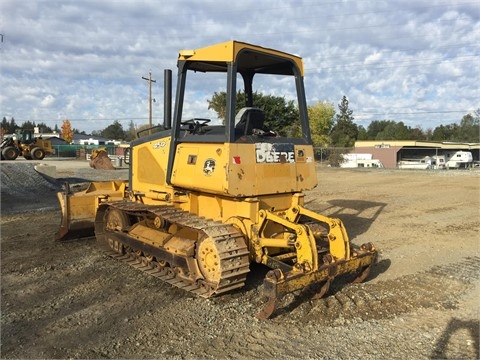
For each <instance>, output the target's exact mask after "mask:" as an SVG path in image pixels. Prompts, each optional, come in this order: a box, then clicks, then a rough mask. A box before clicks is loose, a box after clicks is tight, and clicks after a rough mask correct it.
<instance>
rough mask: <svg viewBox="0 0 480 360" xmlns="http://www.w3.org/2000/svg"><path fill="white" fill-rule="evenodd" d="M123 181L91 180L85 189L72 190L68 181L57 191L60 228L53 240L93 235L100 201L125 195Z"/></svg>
mask: <svg viewBox="0 0 480 360" xmlns="http://www.w3.org/2000/svg"><path fill="white" fill-rule="evenodd" d="M126 188H127V183H126V182H124V181H102V182H92V183H90V184H89V185H88V187H87V189H86V190H83V191H78V192H72V191H71V190H70V186H69V184H68V183H65V190H64V191H63V192H59V193H57V198H58V201H59V203H60V209H61V214H62V218H61V223H60V228H59V229H58V231H57V233H56V234H55V240H68V239H78V238H82V237H88V236H93V235H94V222H95V216H96V213H97V209H98V207H99V205H100V204H101V203H104V202H107V201H120V200H123V199H124V198H125V197H126Z"/></svg>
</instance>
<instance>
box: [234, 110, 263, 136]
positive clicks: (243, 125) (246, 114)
mask: <svg viewBox="0 0 480 360" xmlns="http://www.w3.org/2000/svg"><path fill="white" fill-rule="evenodd" d="M264 122H265V114H264V113H263V111H262V110H261V109H259V108H255V107H244V108H241V109H240V111H239V112H238V113H237V116H235V134H237V135H239V136H243V135H252V130H253V129H260V130H263V123H264Z"/></svg>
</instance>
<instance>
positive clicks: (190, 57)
mask: <svg viewBox="0 0 480 360" xmlns="http://www.w3.org/2000/svg"><path fill="white" fill-rule="evenodd" d="M177 67H178V77H177V85H176V97H175V102H174V108H173V121H172V95H171V94H172V90H171V89H172V80H171V77H172V75H171V74H172V71H171V70H165V97H164V98H165V100H164V101H165V103H164V117H165V120H164V128H165V130H163V131H160V132H156V133H152V134H150V135H146V136H143V137H140V138H137V139H135V140H133V141H132V142H131V144H130V148H129V180H128V181H105V182H92V183H90V184H88V187H87V188H86V189H85V190H82V191H72V190H71V189H70V187H69V186H68V184H65V191H62V192H60V193H58V199H59V202H60V205H61V211H62V220H61V225H60V228H59V230H58V232H57V234H56V239H57V240H63V239H68V238H72V237H74V238H78V237H79V236H80V235H82V236H85V235H88V234H89V231H93V232H94V234H95V236H96V239H97V240H98V243H99V244H100V245H101V246H102V247H103V248H104V250H105V251H107V253H108V254H110V255H111V256H112V257H113V258H116V259H118V260H122V261H124V262H126V263H128V264H130V265H133V266H134V267H136V268H138V269H140V270H143V271H145V272H146V273H148V274H151V275H155V276H157V277H159V278H161V279H162V280H164V281H166V282H168V283H170V284H171V285H174V286H177V287H179V288H182V289H184V290H185V291H188V292H191V293H194V294H196V295H198V296H201V297H205V298H208V297H211V296H215V295H219V294H223V293H225V292H229V291H232V290H234V289H238V288H241V287H242V286H244V285H245V281H246V279H247V275H248V273H249V271H250V264H251V263H260V264H264V265H266V266H267V267H268V268H270V269H271V270H270V271H269V272H268V273H267V274H266V276H265V279H264V282H263V288H262V290H263V295H264V296H265V298H266V303H265V306H264V307H263V308H262V309H261V311H260V312H259V313H258V314H257V317H258V318H260V319H266V318H268V317H270V316H271V315H272V314H273V313H274V311H275V310H276V309H277V307H278V306H279V303H280V299H281V298H282V297H283V296H284V295H286V294H289V293H294V292H295V293H297V292H301V291H304V290H306V289H307V288H309V289H312V288H316V291H317V293H316V296H317V297H319V296H322V295H324V294H325V293H326V292H327V290H328V288H329V286H330V284H331V282H332V280H333V279H334V278H336V277H338V276H340V275H342V274H347V273H352V274H353V275H352V276H351V277H352V278H354V280H353V281H354V282H359V281H362V280H364V279H365V278H366V276H367V275H368V273H369V270H370V268H371V266H372V264H373V263H374V262H375V260H376V256H377V250H376V249H375V247H374V246H373V245H372V244H371V243H367V244H363V245H361V246H358V247H356V246H353V245H352V244H350V241H349V238H348V235H347V231H346V229H345V227H344V225H343V223H342V221H340V220H339V219H336V218H329V217H327V216H324V215H321V214H318V213H316V212H314V211H312V210H309V209H308V208H307V207H306V206H305V205H304V203H305V191H307V190H310V189H313V188H314V187H316V186H317V173H316V168H315V161H314V151H313V146H312V140H311V134H310V128H309V122H308V117H307V104H306V99H305V90H304V69H303V62H302V59H301V58H300V57H298V56H295V55H292V54H288V53H285V52H282V51H278V50H274V49H269V48H265V47H261V46H257V45H252V44H248V43H244V42H238V41H228V42H225V43H221V44H217V45H212V46H208V47H204V48H199V49H195V50H184V51H180V53H179V56H178V61H177ZM254 85H255V86H254ZM209 86H210V87H209ZM203 87H207V88H208V89H207V90H202V89H203ZM219 91H221V92H224V93H225V94H226V96H225V103H224V104H223V105H224V108H225V114H224V121H223V123H222V122H220V121H218V120H217V121H211V119H209V118H205V116H204V117H196V116H195V114H193V113H192V107H191V105H192V104H193V103H195V102H196V101H197V99H198V98H199V97H200V98H201V97H204V98H205V99H207V98H209V96H212V94H214V93H217V94H218V92H219ZM268 91H270V92H272V93H273V94H275V95H276V96H283V97H284V98H285V99H288V102H289V103H290V101H291V102H292V103H295V104H296V105H295V108H296V110H297V111H296V112H294V113H295V118H292V116H291V114H282V115H281V116H278V115H277V117H278V118H272V114H271V111H270V112H269V111H267V110H268V109H262V104H261V103H254V99H258V98H260V99H261V98H262V97H259V96H256V95H258V92H262V93H265V92H268ZM237 92H239V93H242V94H244V95H245V102H244V103H243V102H242V103H241V104H237V103H236V100H237V98H240V97H237V95H238V94H237ZM282 122H283V124H287V125H285V126H280V128H271V127H272V126H275V125H277V126H278V124H282ZM90 234H93V233H90ZM252 268H253V266H252Z"/></svg>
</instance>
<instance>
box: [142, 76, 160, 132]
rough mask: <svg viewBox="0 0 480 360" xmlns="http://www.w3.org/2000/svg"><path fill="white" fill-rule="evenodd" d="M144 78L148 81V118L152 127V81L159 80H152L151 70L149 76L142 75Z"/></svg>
mask: <svg viewBox="0 0 480 360" xmlns="http://www.w3.org/2000/svg"><path fill="white" fill-rule="evenodd" d="M142 79H143V80H147V81H148V113H149V116H148V120H149V125H150V128H151V127H152V82H157V81H156V80H152V72H151V71H150V72H149V73H148V78H146V77H143V76H142ZM149 133H150V134H151V133H152V130H150V131H149Z"/></svg>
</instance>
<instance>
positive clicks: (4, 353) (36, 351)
mask: <svg viewBox="0 0 480 360" xmlns="http://www.w3.org/2000/svg"><path fill="white" fill-rule="evenodd" d="M42 163H44V164H48V165H52V166H55V167H56V172H55V175H54V176H53V177H52V178H49V179H47V178H45V177H44V176H42V175H40V174H39V173H37V172H36V171H35V170H34V164H38V163H35V162H27V161H22V160H21V159H19V160H17V161H15V162H8V161H4V162H2V163H1V165H0V168H1V358H2V359H9V358H82V359H98V358H168V359H170V358H172V359H175V358H182V359H184V358H186V359H197V358H201V359H206V358H242V359H243V358H247V359H249V358H263V359H273V358H283V359H294V358H295V359H296V358H305V359H338V358H342V359H347V358H348V359H349V358H362V359H386V358H392V359H400V358H401V359H426V358H434V359H437V358H442V359H443V358H456V359H478V358H479V357H480V354H479V335H480V334H479V319H480V313H479V308H480V307H479V300H478V299H479V298H480V281H479V279H480V271H479V270H480V242H479V240H480V239H479V231H480V217H479V215H480V213H479V211H480V210H479V209H480V171H479V170H478V169H474V170H428V171H416V170H387V169H342V168H323V167H317V177H318V181H319V186H318V187H317V188H316V189H314V190H312V191H308V192H306V200H305V206H306V207H307V208H309V209H311V210H314V211H316V212H319V213H322V214H324V215H326V216H330V217H334V218H335V217H338V218H340V219H341V220H342V221H343V223H344V224H345V226H346V229H347V231H348V233H349V235H350V239H351V241H352V242H353V243H354V244H362V243H366V242H372V243H374V244H375V246H376V248H377V249H378V250H379V259H378V263H377V264H376V265H374V267H373V269H372V270H371V273H370V275H369V277H368V278H367V279H366V281H365V282H364V283H361V284H351V285H346V283H347V280H348V279H346V278H345V279H344V278H342V277H340V278H338V279H335V282H334V283H333V284H332V286H331V287H330V290H329V292H328V293H327V294H326V296H325V297H323V298H321V299H318V300H311V299H310V298H309V297H308V296H306V294H303V295H302V296H299V297H296V296H295V295H294V294H289V295H288V296H286V297H285V298H284V299H283V300H282V301H283V305H284V306H283V307H282V308H281V309H280V310H279V311H278V313H276V314H275V316H274V317H273V318H271V319H268V320H258V319H256V318H255V314H256V312H257V310H258V308H259V307H261V305H262V303H263V302H264V298H263V297H262V296H261V292H260V289H261V285H262V281H263V277H264V275H265V273H266V272H267V271H268V269H266V268H265V269H263V267H262V265H258V264H252V265H251V266H254V267H257V271H251V272H250V273H249V274H248V277H247V282H246V286H245V287H244V288H241V289H238V290H235V291H233V292H230V293H226V294H223V295H220V296H218V297H213V298H209V299H203V298H200V297H196V296H194V295H193V294H190V293H187V292H185V291H182V290H180V289H177V288H175V287H173V286H171V285H169V284H167V283H164V282H162V281H160V280H159V279H157V278H155V277H152V276H148V275H146V274H145V273H144V272H140V271H137V270H136V269H134V268H132V267H129V266H125V265H121V264H119V263H118V262H117V261H116V260H114V259H111V258H110V257H108V256H106V255H104V254H102V253H101V252H100V251H98V249H97V245H96V241H95V239H94V238H89V239H86V240H78V241H75V240H71V241H66V242H56V241H55V240H54V234H55V232H56V231H57V230H58V226H59V223H60V209H59V205H58V202H57V198H56V192H57V191H59V190H60V188H61V183H62V182H63V181H68V182H69V183H71V184H75V183H81V182H88V181H92V180H94V181H98V180H117V179H127V178H128V169H117V170H95V169H92V168H90V167H89V165H88V162H86V161H59V160H44V161H42Z"/></svg>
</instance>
